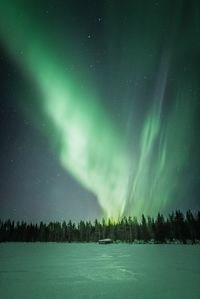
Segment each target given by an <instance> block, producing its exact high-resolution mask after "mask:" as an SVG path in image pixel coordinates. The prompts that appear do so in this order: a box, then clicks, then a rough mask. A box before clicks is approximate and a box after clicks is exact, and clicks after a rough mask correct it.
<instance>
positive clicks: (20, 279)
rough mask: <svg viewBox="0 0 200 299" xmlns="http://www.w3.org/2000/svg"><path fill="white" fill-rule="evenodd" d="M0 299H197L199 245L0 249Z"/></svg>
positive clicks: (49, 245)
mask: <svg viewBox="0 0 200 299" xmlns="http://www.w3.org/2000/svg"><path fill="white" fill-rule="evenodd" d="M0 298H2V299H12V298H13V299H18V298H20V299H23V298H24V299H25V298H26V299H32V298H37V299H46V298H48V299H51V298H52V299H56V298H59V299H64V298H66V299H68V298H69V299H71V298H72V299H74V298H88V299H89V298H95V299H97V298H104V299H107V298H109V299H111V298H119V299H122V298H125V299H127V298H131V299H133V298H136V299H140V298H148V299H149V298H159V299H165V298H167V299H176V298H178V299H180V298H181V299H199V298H200V246H190V245H184V246H183V245H182V246H181V245H129V244H111V245H98V244H59V243H29V244H25V243H10V244H9V243H7V244H0Z"/></svg>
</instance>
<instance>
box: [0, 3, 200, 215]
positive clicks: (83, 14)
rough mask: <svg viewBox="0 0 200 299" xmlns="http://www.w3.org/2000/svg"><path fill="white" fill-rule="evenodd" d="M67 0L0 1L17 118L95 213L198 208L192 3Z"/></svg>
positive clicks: (196, 40)
mask: <svg viewBox="0 0 200 299" xmlns="http://www.w3.org/2000/svg"><path fill="white" fill-rule="evenodd" d="M75 2H76V3H75V4H73V1H66V2H65V3H64V2H63V1H53V0H51V1H43V3H40V1H28V2H27V1H6V3H5V2H3V1H1V4H0V43H1V47H2V48H3V51H4V53H7V55H8V57H9V61H10V63H11V64H13V65H15V67H16V68H17V72H18V73H19V76H20V75H21V76H23V78H25V79H24V83H23V84H20V87H19V88H17V89H18V94H15V95H14V96H12V98H14V101H15V102H16V103H17V105H18V106H19V110H20V111H21V113H22V115H25V117H26V118H27V119H29V120H30V121H32V122H33V127H35V128H37V129H38V130H39V132H40V133H39V134H41V135H42V136H44V138H46V139H47V142H48V146H49V147H52V148H53V151H54V152H55V153H56V156H57V158H58V162H59V164H60V165H61V166H62V168H63V169H64V170H65V171H66V172H67V173H69V175H70V176H72V177H73V178H74V179H75V180H76V181H77V183H78V184H80V185H81V186H82V187H83V188H85V189H86V190H88V191H90V192H91V193H92V194H93V195H94V196H95V198H96V200H97V202H98V204H99V206H100V207H101V209H102V215H103V216H105V217H111V218H113V219H116V218H118V217H119V216H122V215H137V216H138V215H141V214H142V213H145V214H149V215H154V214H155V213H157V212H158V211H162V212H165V211H166V212H167V211H169V210H170V209H171V208H172V207H176V208H182V207H183V208H190V207H191V208H197V207H199V194H200V192H199V187H197V186H198V184H199V178H200V173H199V137H198V127H199V124H198V115H199V96H200V88H199V68H198V63H199V50H200V34H199V33H200V32H199V28H200V7H199V4H196V2H195V1H191V2H190V3H189V2H188V1H181V0H176V1H148V3H147V1H125V2H123V3H122V1H102V2H100V1H99V2H98V1H85V2H84V1H82V2H81V1H75ZM83 2H84V3H83ZM24 85H27V86H28V88H29V87H30V86H33V87H32V91H31V92H30V91H29V90H27V88H24ZM23 88H24V90H23ZM30 107H31V108H30ZM43 123H45V126H43ZM66 197H67V195H66ZM41 200H42V199H41ZM54 200H55V201H56V202H57V203H58V205H59V198H58V197H57V196H56V198H55V199H54ZM80 201H81V196H80ZM67 204H68V201H67V199H66V206H67ZM77 209H79V207H78V206H77Z"/></svg>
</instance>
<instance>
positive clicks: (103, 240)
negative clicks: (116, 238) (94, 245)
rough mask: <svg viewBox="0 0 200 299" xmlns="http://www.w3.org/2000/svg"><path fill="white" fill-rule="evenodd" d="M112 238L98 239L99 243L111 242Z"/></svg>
mask: <svg viewBox="0 0 200 299" xmlns="http://www.w3.org/2000/svg"><path fill="white" fill-rule="evenodd" d="M112 243H113V240H112V239H102V240H99V244H112Z"/></svg>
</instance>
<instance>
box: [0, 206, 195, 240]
mask: <svg viewBox="0 0 200 299" xmlns="http://www.w3.org/2000/svg"><path fill="white" fill-rule="evenodd" d="M104 238H111V239H112V240H113V241H116V242H127V243H132V242H145V243H147V242H152V243H170V242H180V243H184V244H185V243H192V244H194V243H199V242H200V211H199V212H197V213H196V214H193V213H192V212H191V211H190V210H189V211H187V212H186V214H185V215H184V214H183V213H182V212H181V211H179V210H177V211H175V212H173V213H171V214H169V216H168V217H164V216H163V215H162V214H161V213H158V215H157V217H155V218H153V217H149V216H148V217H145V216H144V215H142V217H141V219H140V220H138V219H137V218H136V217H126V216H124V217H122V218H121V219H119V220H118V221H117V222H113V221H111V220H110V219H108V220H105V219H102V220H101V221H98V220H97V219H96V220H95V221H94V222H93V223H92V222H91V221H80V222H79V223H72V221H71V220H70V221H69V222H68V223H67V222H66V221H63V222H62V223H60V222H49V223H48V224H46V223H44V222H40V223H39V224H38V223H36V224H34V223H26V222H24V221H21V222H19V221H18V222H14V221H11V220H10V219H9V220H6V221H1V220H0V242H97V241H98V240H99V239H104Z"/></svg>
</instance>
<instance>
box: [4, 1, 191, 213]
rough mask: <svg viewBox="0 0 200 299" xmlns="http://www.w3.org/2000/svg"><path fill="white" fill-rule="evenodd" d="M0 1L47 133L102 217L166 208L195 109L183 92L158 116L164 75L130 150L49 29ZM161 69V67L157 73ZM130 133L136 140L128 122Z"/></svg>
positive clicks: (7, 35)
mask: <svg viewBox="0 0 200 299" xmlns="http://www.w3.org/2000/svg"><path fill="white" fill-rule="evenodd" d="M1 6H2V7H0V8H1V9H0V19H1V20H0V38H1V40H2V41H3V43H4V46H5V47H6V49H7V50H8V51H9V52H10V55H11V56H12V57H13V59H14V60H15V62H16V63H18V65H19V66H20V67H21V68H22V69H23V71H24V72H26V73H27V74H28V75H29V76H30V77H31V78H32V80H33V81H34V82H35V84H36V86H37V87H38V90H39V92H40V93H41V94H42V101H41V103H40V109H41V111H42V112H43V115H44V117H45V120H46V122H47V123H48V124H49V129H47V130H46V132H45V133H46V134H47V136H48V138H49V141H50V142H52V143H53V144H56V145H58V146H57V147H58V157H59V160H60V163H61V165H62V166H63V167H64V168H65V169H66V170H67V171H69V173H70V174H71V175H72V176H73V177H74V178H76V180H77V181H78V182H79V183H80V184H82V185H83V186H84V187H85V188H87V189H88V190H90V191H91V192H92V193H94V194H95V195H96V196H97V199H98V202H99V204H100V206H101V207H102V209H103V211H104V214H105V216H106V217H112V218H113V219H116V218H117V217H119V216H121V215H123V214H127V215H129V214H130V215H132V214H134V215H140V214H141V213H148V214H155V213H156V212H157V211H158V210H163V209H165V207H166V206H167V204H168V203H169V202H170V201H173V200H174V197H175V194H176V192H177V189H179V188H180V187H179V186H180V172H181V170H182V169H183V168H184V165H185V162H186V161H187V155H188V150H184V144H185V143H190V138H191V137H190V125H191V122H192V118H193V115H194V111H193V109H192V108H191V107H190V105H189V103H188V100H187V96H188V97H189V94H188V95H187V94H186V95H185V94H184V95H183V94H181V91H180V92H179V93H178V95H177V98H176V99H175V103H176V105H175V106H174V107H172V109H171V111H170V113H169V115H168V117H166V119H165V121H164V124H163V121H162V120H161V119H160V110H159V109H160V105H162V100H163V93H164V89H165V85H166V82H165V81H166V78H163V80H162V81H163V88H162V90H161V91H160V92H157V93H155V99H154V101H153V104H152V107H151V108H150V109H149V111H148V113H147V114H146V117H145V118H144V122H143V123H142V125H141V133H140V141H139V143H138V144H135V147H136V148H139V150H138V151H136V152H135V153H131V151H130V149H129V147H128V142H127V140H126V138H125V137H124V134H123V132H122V131H120V130H119V128H118V126H117V124H116V123H115V122H114V120H112V119H111V117H110V116H109V113H107V111H106V109H105V107H104V106H103V104H102V102H101V100H100V97H99V95H98V94H97V92H96V91H95V90H94V88H92V87H91V83H90V80H89V78H88V80H86V82H87V85H86V84H85V83H84V84H83V85H82V84H81V81H82V79H81V77H80V76H77V75H75V74H74V75H72V74H70V73H68V72H66V71H64V69H63V66H62V65H63V61H62V57H59V51H58V50H56V49H55V48H56V47H55V46H54V45H53V41H52V40H51V36H50V33H49V32H48V30H46V32H45V31H43V29H40V28H39V25H37V24H36V23H35V22H34V18H33V17H31V16H30V18H28V17H27V18H26V17H23V18H21V19H20V18H19V11H20V10H19V8H17V5H16V7H15V6H14V5H12V6H10V5H9V1H7V2H6V4H5V3H2V4H1ZM37 26H38V27H37ZM13 32H14V36H13V34H11V33H13ZM21 47H22V48H23V55H20V54H19V53H20V48H21ZM66 55H67V54H66ZM164 73H166V74H167V69H164V70H163V72H161V74H159V75H160V76H163V74H164ZM83 76H84V71H83ZM163 77H165V76H163ZM161 83H162V82H161ZM27 100H28V99H27ZM182 103H183V104H182ZM24 105H25V101H24ZM38 123H39V125H40V123H41V120H38ZM174 128H175V129H174ZM131 139H133V140H135V139H134V130H133V132H132V133H131ZM133 143H134V141H133ZM180 151H182V153H181V154H180Z"/></svg>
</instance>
